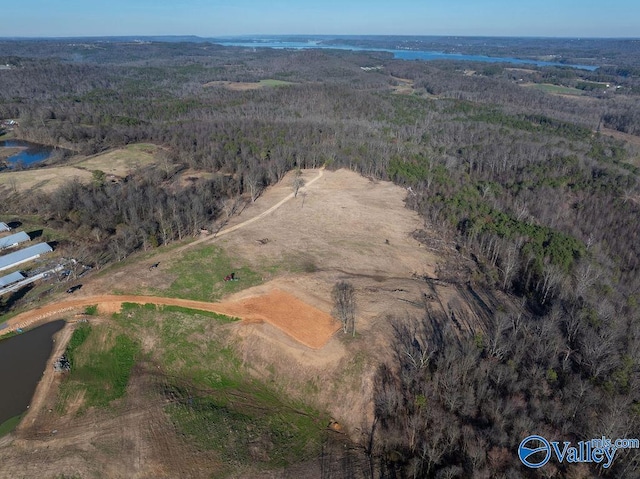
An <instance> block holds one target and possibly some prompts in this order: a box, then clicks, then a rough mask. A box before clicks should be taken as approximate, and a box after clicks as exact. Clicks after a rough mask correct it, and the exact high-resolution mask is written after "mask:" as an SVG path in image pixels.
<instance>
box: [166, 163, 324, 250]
mask: <svg viewBox="0 0 640 479" xmlns="http://www.w3.org/2000/svg"><path fill="white" fill-rule="evenodd" d="M323 174H324V166H323V167H321V168H320V170H319V171H318V176H316V177H315V178H313V179H312V180H310V181H309V183H307V184H306V185H304V186H303V187H302V188H300V191H304V190H306V189H307V188H308V187H309V186H311V185H312V184H314V183H315V182H316V181H318V180H319V179H320V178H322V175H323ZM300 191H299V192H300ZM295 196H296V194H295V193H290V194H289V195H287V196H286V197H285V198H283V199H281V200H280V201H278V202H277V203H276V204H275V205H273V206H272V207H271V208H269V209H268V210H266V211H263V212H262V213H260V214H259V215H257V216H254V217H253V218H249V219H248V220H246V221H243V222H242V223H238V224H237V225H234V226H230V227H229V228H226V229H223V230H222V231H219V232H217V233H216V234H214V235H213V236H205V237H204V238H201V239H198V240H196V241H193V242H191V243H189V244H187V245H184V246H182V247H181V248H179V249H178V250H177V251H183V250H185V249H187V248H191V247H192V246H196V245H199V244H200V243H205V242H207V241H213V240H215V239H217V238H219V237H220V236H224V235H226V234H229V233H233V232H234V231H236V230H239V229H240V228H242V227H244V226H247V225H250V224H251V223H254V222H256V221H258V220H261V219H262V218H264V217H265V216H267V215H268V214H270V213H273V212H274V211H275V210H277V209H278V208H280V207H281V206H282V205H283V204H285V203H286V202H287V201H289V200H290V199H291V198H294V197H295Z"/></svg>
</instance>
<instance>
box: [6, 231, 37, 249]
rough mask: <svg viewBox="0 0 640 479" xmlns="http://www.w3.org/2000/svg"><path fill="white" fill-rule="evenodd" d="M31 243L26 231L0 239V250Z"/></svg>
mask: <svg viewBox="0 0 640 479" xmlns="http://www.w3.org/2000/svg"><path fill="white" fill-rule="evenodd" d="M25 241H31V238H30V237H29V235H28V234H27V233H25V232H24V231H20V232H19V233H16V234H12V235H9V236H5V237H4V238H0V249H4V248H9V247H11V246H13V245H16V244H20V243H24V242H25Z"/></svg>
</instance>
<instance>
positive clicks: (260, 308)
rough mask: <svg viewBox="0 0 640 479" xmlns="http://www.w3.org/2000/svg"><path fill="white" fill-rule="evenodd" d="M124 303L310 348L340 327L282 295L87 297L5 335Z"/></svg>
mask: <svg viewBox="0 0 640 479" xmlns="http://www.w3.org/2000/svg"><path fill="white" fill-rule="evenodd" d="M123 303H137V304H156V305H163V306H180V307H183V308H187V309H195V310H199V311H210V312H213V313H218V314H224V315H227V316H234V317H239V318H242V319H246V320H249V321H259V322H261V321H266V322H268V323H269V324H271V325H273V326H275V327H276V328H278V329H280V330H281V331H283V332H284V333H285V334H287V335H289V336H291V337H292V338H293V339H295V340H296V341H298V342H300V343H302V344H304V345H305V346H308V347H310V348H314V349H318V348H321V347H322V346H324V345H325V344H326V343H327V341H328V340H329V339H330V338H331V336H332V335H333V334H334V333H335V332H336V331H337V330H338V328H339V324H338V323H337V322H336V320H335V319H333V318H332V317H331V316H330V315H328V314H327V313H324V312H322V311H320V310H318V309H317V308H314V307H313V306H310V305H308V304H305V303H304V302H302V301H300V300H298V299H297V298H295V297H294V296H292V295H290V294H287V293H285V292H283V291H278V290H274V291H272V292H271V293H269V294H266V295H262V296H258V297H254V298H247V299H244V300H242V301H238V302H225V303H205V302H202V301H191V300H185V299H178V298H158V297H155V296H90V297H85V298H78V299H73V300H69V301H62V302H59V303H55V304H52V305H49V306H44V307H42V308H38V309H35V310H32V311H28V312H26V313H22V314H19V315H18V316H15V317H13V318H11V319H10V320H9V321H7V328H6V331H7V332H9V331H13V330H15V329H16V328H22V329H24V328H27V327H29V326H31V325H33V324H36V323H38V322H42V321H44V320H52V319H54V318H56V317H58V316H60V315H61V314H64V313H69V312H71V311H75V310H78V309H82V308H86V307H87V306H92V305H98V308H99V309H101V310H106V311H109V312H116V311H119V310H120V309H121V307H122V304H123Z"/></svg>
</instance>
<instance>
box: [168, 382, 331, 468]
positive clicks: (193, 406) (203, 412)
mask: <svg viewBox="0 0 640 479" xmlns="http://www.w3.org/2000/svg"><path fill="white" fill-rule="evenodd" d="M238 396H241V399H240V400H237V399H236V398H235V397H233V398H231V399H229V398H220V397H216V396H215V395H213V396H212V395H209V396H202V397H190V398H183V400H182V401H180V402H178V403H175V404H172V405H170V406H169V407H168V408H167V412H168V413H169V416H170V417H171V419H172V421H173V423H174V424H175V425H176V426H177V427H178V429H179V430H181V431H182V432H183V433H185V434H186V435H187V436H189V437H191V438H192V440H193V441H195V443H196V444H197V445H198V446H200V447H202V448H204V449H210V450H214V451H216V452H217V453H219V454H220V456H221V458H222V460H223V461H224V462H225V463H227V464H229V463H230V464H234V465H242V464H248V463H252V462H253V463H256V462H261V463H263V464H264V466H266V467H282V466H286V465H288V464H292V463H295V462H298V461H301V460H304V459H310V458H313V457H314V456H315V455H317V453H318V452H319V450H320V445H321V435H320V431H321V429H322V425H323V424H322V422H321V420H320V418H319V417H318V416H315V417H314V415H309V414H306V413H305V412H301V411H296V410H294V409H292V408H289V407H287V406H286V405H285V404H283V403H282V402H281V401H278V402H276V403H273V402H267V403H265V402H264V401H263V400H262V399H261V398H260V397H256V394H255V392H254V394H251V392H248V394H246V398H247V399H244V398H242V394H240V393H238ZM249 398H250V400H249Z"/></svg>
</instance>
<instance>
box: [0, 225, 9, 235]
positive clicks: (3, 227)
mask: <svg viewBox="0 0 640 479" xmlns="http://www.w3.org/2000/svg"><path fill="white" fill-rule="evenodd" d="M3 231H11V228H9V225H7V223H2V222H0V233H2V232H3Z"/></svg>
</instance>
